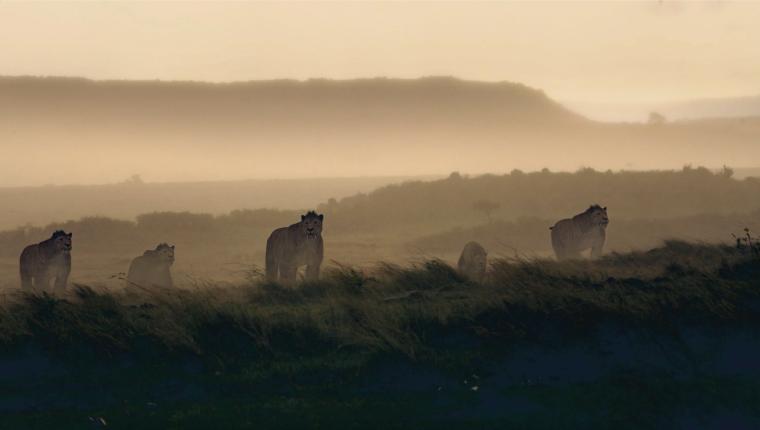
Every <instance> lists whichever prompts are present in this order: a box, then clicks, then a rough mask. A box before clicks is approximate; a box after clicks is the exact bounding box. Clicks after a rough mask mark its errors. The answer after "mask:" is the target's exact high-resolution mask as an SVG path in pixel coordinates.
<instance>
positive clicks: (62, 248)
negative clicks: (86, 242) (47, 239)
mask: <svg viewBox="0 0 760 430" xmlns="http://www.w3.org/2000/svg"><path fill="white" fill-rule="evenodd" d="M72 234H73V233H69V234H62V235H60V236H58V237H56V238H55V240H54V242H55V249H56V250H58V251H59V252H71V236H72Z"/></svg>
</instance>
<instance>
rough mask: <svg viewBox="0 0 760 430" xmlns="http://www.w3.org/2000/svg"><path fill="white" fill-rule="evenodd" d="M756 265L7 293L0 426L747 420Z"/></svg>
mask: <svg viewBox="0 0 760 430" xmlns="http://www.w3.org/2000/svg"><path fill="white" fill-rule="evenodd" d="M758 258H759V257H758V255H756V254H754V255H753V254H752V252H750V251H749V250H748V249H746V248H745V249H736V248H732V247H720V246H706V245H694V244H687V243H683V242H671V243H668V244H667V245H666V246H665V247H662V248H659V249H655V250H651V251H648V252H638V253H631V254H620V255H610V256H608V257H605V258H603V259H601V260H599V261H596V262H568V263H557V262H553V261H546V260H529V261H513V260H501V261H495V262H494V263H493V264H492V267H491V272H490V276H489V278H488V280H487V281H486V282H485V283H484V284H473V283H471V282H468V281H466V280H464V279H462V278H461V277H460V276H459V275H457V274H456V273H455V272H454V271H453V270H452V269H451V268H450V267H449V266H447V265H445V264H442V263H440V262H436V261H430V262H427V263H424V264H420V265H419V266H416V267H413V268H399V267H395V266H387V265H381V266H379V267H378V268H376V269H375V270H372V271H361V270H357V269H352V268H343V269H340V270H334V271H332V272H331V273H329V274H327V275H326V276H325V277H324V279H322V280H321V281H319V282H316V283H309V284H302V285H299V286H297V287H295V288H283V287H281V286H279V285H276V284H268V283H261V282H260V281H258V280H256V278H255V274H253V275H254V278H252V279H251V281H250V282H246V283H243V284H239V285H226V286H224V285H218V286H216V287H213V286H209V287H208V288H204V289H199V290H196V291H173V292H160V291H155V292H149V291H142V290H137V291H131V292H130V291H125V292H123V293H119V294H110V293H106V292H101V291H97V290H92V289H90V288H87V287H83V286H80V287H77V288H75V290H74V291H72V292H71V294H69V295H68V296H65V297H51V296H39V295H18V296H11V297H6V298H5V301H4V302H3V303H2V307H0V344H2V353H0V363H2V364H3V366H0V372H3V373H2V374H0V376H2V378H3V392H2V394H0V410H2V411H3V413H2V414H0V424H2V425H3V427H4V428H47V427H48V426H50V425H52V424H53V423H54V425H55V427H56V428H83V427H84V426H88V425H90V426H96V427H97V426H102V425H103V423H106V424H107V426H108V427H109V428H133V427H134V426H136V425H139V426H140V427H141V428H148V429H151V428H178V429H179V428H183V429H186V428H207V427H208V426H212V425H213V426H217V427H223V428H303V427H304V426H308V427H311V428H335V427H336V426H338V427H341V428H408V427H410V426H413V427H415V428H431V429H432V428H440V426H441V425H442V424H443V423H445V425H446V427H447V428H473V427H494V426H496V427H502V426H505V425H507V426H516V427H520V428H559V427H566V426H572V427H577V426H583V427H584V428H609V427H611V426H613V427H616V428H639V429H641V428H662V427H668V428H689V427H690V426H693V425H696V426H698V427H700V428H717V427H716V425H717V424H718V423H721V422H725V417H726V415H725V414H726V412H725V411H731V413H730V416H731V419H732V420H733V421H731V422H735V423H739V424H740V425H744V426H750V427H752V426H753V425H754V424H755V423H757V422H758V417H759V416H760V415H758V414H760V411H759V410H758V407H757V405H758V403H757V394H756V393H757V389H758V387H760V371H759V370H758V367H757V365H756V362H755V361H754V360H753V359H752V358H751V357H753V356H754V352H756V351H758V350H760V334H759V333H758V332H757V323H758V322H759V321H760V320H758V315H759V314H758V312H757V310H758V306H759V305H760V290H758V288H757V286H758V285H757V279H758V276H760V260H759V259H758ZM745 354H749V355H748V356H746V357H745V358H743V357H744V355H745ZM63 393H66V394H65V395H63ZM602 411H603V412H602ZM557 423H562V426H559V425H558V424H557Z"/></svg>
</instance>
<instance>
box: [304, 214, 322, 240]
mask: <svg viewBox="0 0 760 430" xmlns="http://www.w3.org/2000/svg"><path fill="white" fill-rule="evenodd" d="M324 218H325V216H324V215H322V214H319V215H317V213H316V212H314V211H309V212H306V215H301V231H302V232H303V234H304V235H305V236H306V238H307V239H316V238H317V237H319V236H320V235H321V234H322V220H324Z"/></svg>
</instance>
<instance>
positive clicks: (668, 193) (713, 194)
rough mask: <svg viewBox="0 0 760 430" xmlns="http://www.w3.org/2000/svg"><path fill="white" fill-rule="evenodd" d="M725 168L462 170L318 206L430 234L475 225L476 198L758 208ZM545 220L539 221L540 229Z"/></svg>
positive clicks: (565, 209) (346, 218)
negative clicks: (467, 173) (463, 172)
mask: <svg viewBox="0 0 760 430" xmlns="http://www.w3.org/2000/svg"><path fill="white" fill-rule="evenodd" d="M731 176H732V172H731V170H730V169H727V170H724V171H722V172H717V173H713V172H711V171H709V170H708V169H705V168H692V167H684V168H683V169H682V170H678V171H649V172H630V171H620V172H612V171H606V172H600V171H595V170H592V169H582V170H579V171H577V172H575V173H556V172H550V171H548V170H543V171H540V172H531V173H524V172H522V171H519V170H515V171H513V172H512V173H510V174H507V175H483V176H474V177H463V176H461V175H458V174H452V175H451V176H450V177H449V178H447V179H442V180H438V181H429V182H421V181H418V182H410V183H405V184H397V185H390V186H387V187H383V188H380V189H378V190H376V191H373V192H371V193H368V194H362V195H358V196H352V197H347V198H344V199H342V200H340V201H339V202H337V204H333V205H323V206H320V210H323V211H324V212H325V213H326V214H328V215H330V216H329V218H328V219H329V223H330V226H331V229H334V230H338V231H357V232H366V231H383V232H385V233H388V234H400V235H403V236H405V237H409V236H410V235H417V236H419V235H420V234H435V233H440V232H441V231H443V230H448V229H452V228H457V227H461V228H465V227H470V226H475V225H480V224H483V223H484V222H487V221H488V219H489V214H488V213H486V212H483V211H481V210H478V208H477V207H476V204H477V203H478V202H482V201H488V202H492V203H493V204H495V205H496V206H497V207H495V208H494V209H493V211H492V212H491V213H490V218H491V219H492V220H503V221H515V220H517V219H519V218H523V217H528V218H540V219H545V220H549V221H551V223H550V224H548V225H552V224H553V223H554V222H556V221H557V220H559V219H562V218H567V217H570V216H572V215H575V214H577V213H580V212H582V211H583V210H585V209H586V208H587V207H588V206H589V205H590V204H593V203H599V204H601V205H603V206H607V208H608V212H609V216H610V219H611V220H612V223H613V224H614V223H615V222H616V221H621V220H653V221H656V220H668V219H675V218H681V217H688V216H695V215H705V214H720V215H728V214H737V213H739V214H744V213H748V212H753V211H756V210H758V209H760V200H758V199H757V198H756V196H758V195H760V180H757V179H755V178H747V179H744V180H735V179H733V178H732V177H731ZM548 225H547V228H548Z"/></svg>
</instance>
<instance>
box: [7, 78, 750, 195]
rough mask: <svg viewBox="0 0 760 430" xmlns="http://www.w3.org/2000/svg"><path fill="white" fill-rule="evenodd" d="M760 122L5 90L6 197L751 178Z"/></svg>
mask: <svg viewBox="0 0 760 430" xmlns="http://www.w3.org/2000/svg"><path fill="white" fill-rule="evenodd" d="M758 136H760V121H757V120H747V121H744V122H741V123H732V122H720V123H712V122H708V123H688V124H666V125H663V126H659V127H649V126H645V125H606V124H600V123H594V122H592V121H588V120H586V119H584V118H582V117H580V116H579V115H576V114H574V113H572V112H570V111H569V110H567V109H565V108H564V107H563V106H561V105H560V104H558V103H556V102H555V101H553V100H551V99H550V98H549V97H547V96H546V95H545V94H543V92H541V91H540V90H536V89H532V88H528V87H525V86H523V85H520V84H515V83H508V82H499V83H486V82H470V81H462V80H458V79H454V78H422V79H412V80H403V79H359V80H350V81H329V80H310V81H304V82H300V81H262V82H240V83H227V84H211V83H197V82H159V81H151V82H146V81H140V82H129V81H123V82H122V81H103V82H97V81H88V80H84V79H62V78H0V141H1V142H3V147H4V149H6V148H7V150H6V151H5V153H4V157H3V158H2V159H0V172H2V177H0V184H2V185H6V186H7V185H22V184H27V185H30V184H36V185H42V184H46V183H56V184H70V183H103V182H115V181H118V180H121V179H123V178H125V177H128V176H130V175H132V174H135V173H139V174H142V175H143V176H144V177H146V178H149V179H150V180H152V181H161V182H165V181H188V180H190V181H200V180H209V179H225V180H231V179H242V178H282V177H290V178H295V177H299V178H308V177H336V176H385V175H419V174H441V173H445V172H451V171H454V170H460V171H468V172H472V173H485V172H503V171H508V170H510V169H512V168H521V169H529V170H534V169H541V168H543V167H549V168H551V169H555V170H556V169H563V170H568V169H569V170H575V169H577V168H578V167H580V166H591V167H596V168H637V169H643V168H673V167H680V166H682V165H683V164H685V163H692V164H701V165H709V166H720V165H722V164H726V165H731V166H743V165H747V164H748V162H747V160H751V159H756V158H760V148H759V147H758V146H757V145H756V142H757V138H758Z"/></svg>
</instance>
